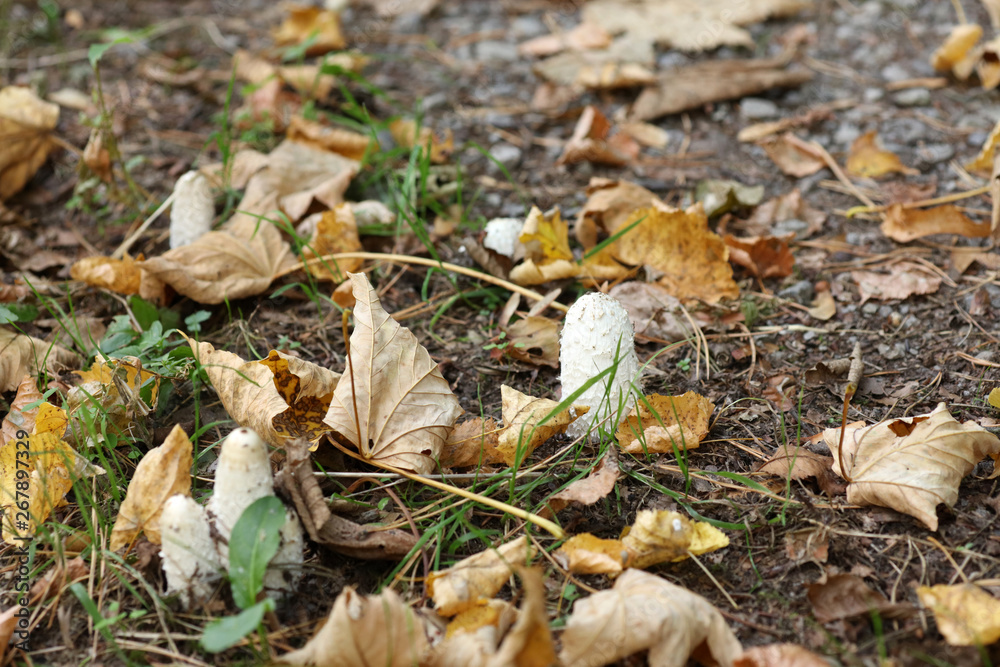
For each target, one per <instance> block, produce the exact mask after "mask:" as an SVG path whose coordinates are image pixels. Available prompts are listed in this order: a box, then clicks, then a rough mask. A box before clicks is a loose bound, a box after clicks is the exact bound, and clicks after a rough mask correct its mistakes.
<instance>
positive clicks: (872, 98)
mask: <svg viewBox="0 0 1000 667" xmlns="http://www.w3.org/2000/svg"><path fill="white" fill-rule="evenodd" d="M883 97H885V91H884V90H882V89H881V88H866V89H865V93H864V99H865V102H868V103H871V102H878V101H879V100H881V99H882V98H883Z"/></svg>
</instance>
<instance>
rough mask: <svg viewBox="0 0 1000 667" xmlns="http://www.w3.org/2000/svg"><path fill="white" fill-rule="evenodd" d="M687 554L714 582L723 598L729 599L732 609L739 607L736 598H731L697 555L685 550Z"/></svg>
mask: <svg viewBox="0 0 1000 667" xmlns="http://www.w3.org/2000/svg"><path fill="white" fill-rule="evenodd" d="M687 555H688V556H690V557H691V560H693V561H694V562H695V563H697V564H698V567H700V568H701V571H702V572H704V573H705V574H707V575H708V578H709V579H711V580H712V583H713V584H715V587H716V588H718V589H719V592H720V593H722V595H723V596H725V598H726V599H727V600H729V604H731V605H733V609H739V608H740V606H739V605H738V604H736V600H734V599H733V598H732V597H731V596H730V595H729V593H727V592H726V589H725V588H723V587H722V584H720V583H719V580H718V579H716V578H715V577H714V576H713V575H712V573H711V572H709V571H708V568H707V567H705V565H704V564H703V563H702V562H701V561H700V560H698V557H697V556H695V555H694V554H693V553H692V552H690V551H688V552H687Z"/></svg>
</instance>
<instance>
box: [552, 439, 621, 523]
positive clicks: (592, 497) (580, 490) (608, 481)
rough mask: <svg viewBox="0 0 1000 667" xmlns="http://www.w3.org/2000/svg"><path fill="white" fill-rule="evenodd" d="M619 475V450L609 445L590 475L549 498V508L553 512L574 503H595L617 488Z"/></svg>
mask: <svg viewBox="0 0 1000 667" xmlns="http://www.w3.org/2000/svg"><path fill="white" fill-rule="evenodd" d="M618 475H619V470H618V451H617V450H616V449H615V448H614V447H608V451H607V452H606V453H605V454H604V458H602V459H601V461H600V463H598V464H597V465H596V466H594V469H593V470H592V471H591V473H590V474H589V475H587V476H586V477H584V478H583V479H578V480H576V481H575V482H572V483H571V484H570V485H569V486H567V487H566V488H565V489H563V490H562V491H560V492H559V493H557V494H555V495H554V496H552V497H551V498H549V509H550V510H551V511H552V512H559V511H560V510H562V509H563V508H565V507H566V506H567V505H570V504H572V503H577V504H580V505H593V504H594V503H596V502H597V501H598V500H600V499H601V498H604V497H606V496H607V495H608V494H609V493H611V490H612V489H614V488H615V482H617V481H618Z"/></svg>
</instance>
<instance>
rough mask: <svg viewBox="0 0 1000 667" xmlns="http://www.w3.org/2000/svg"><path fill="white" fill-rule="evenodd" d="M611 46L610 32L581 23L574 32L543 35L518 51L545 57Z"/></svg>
mask: <svg viewBox="0 0 1000 667" xmlns="http://www.w3.org/2000/svg"><path fill="white" fill-rule="evenodd" d="M610 45H611V35H609V34H608V31H607V30H605V29H604V28H602V27H601V26H599V25H596V24H594V23H581V24H580V25H578V26H576V27H575V28H573V29H572V30H568V31H566V32H563V33H557V34H552V35H542V36H541V37H535V38H534V39H529V40H528V41H527V42H523V43H521V44H520V45H519V46H518V47H517V50H518V52H519V53H521V55H525V56H536V57H544V56H551V55H555V54H557V53H560V52H562V51H566V50H570V51H587V50H590V49H604V48H607V47H608V46H610Z"/></svg>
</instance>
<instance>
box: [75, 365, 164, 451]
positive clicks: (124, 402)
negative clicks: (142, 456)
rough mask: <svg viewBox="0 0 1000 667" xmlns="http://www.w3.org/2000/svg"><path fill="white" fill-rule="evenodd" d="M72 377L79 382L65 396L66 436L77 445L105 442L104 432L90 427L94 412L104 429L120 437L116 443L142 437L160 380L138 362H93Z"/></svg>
mask: <svg viewBox="0 0 1000 667" xmlns="http://www.w3.org/2000/svg"><path fill="white" fill-rule="evenodd" d="M74 374H75V375H77V376H79V377H80V380H81V383H80V384H79V385H78V386H76V387H73V388H72V389H71V390H70V391H69V393H68V394H67V396H66V407H67V410H68V411H69V420H70V432H69V436H68V437H69V438H70V439H71V440H72V441H73V442H74V443H75V444H76V445H77V446H80V445H82V444H83V443H86V444H87V445H88V446H91V447H93V446H96V445H98V444H99V443H103V442H105V439H104V436H105V432H104V430H100V429H97V430H95V429H94V428H93V423H94V419H95V413H99V414H100V415H101V418H102V419H103V420H104V422H105V424H106V426H107V429H105V430H106V431H107V432H109V433H112V434H114V435H117V436H118V437H119V438H120V444H125V443H127V442H131V441H136V440H144V439H145V438H146V435H147V433H146V424H147V416H148V415H149V413H150V411H151V410H152V409H153V408H154V407H156V405H157V397H158V395H159V387H160V378H159V376H157V375H156V374H154V373H150V372H149V371H147V370H144V369H143V368H142V361H141V360H140V359H138V358H137V357H121V358H117V359H109V360H108V361H101V360H100V359H95V360H94V363H93V364H92V365H91V367H90V369H89V370H85V371H74Z"/></svg>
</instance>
